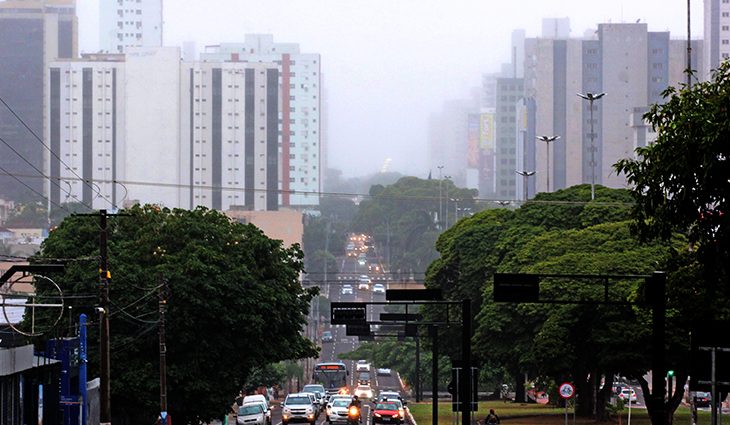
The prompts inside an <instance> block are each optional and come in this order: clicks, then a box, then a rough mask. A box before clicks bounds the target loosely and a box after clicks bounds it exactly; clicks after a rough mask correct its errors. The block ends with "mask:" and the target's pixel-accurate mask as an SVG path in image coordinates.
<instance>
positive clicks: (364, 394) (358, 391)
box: [355, 385, 373, 399]
mask: <svg viewBox="0 0 730 425" xmlns="http://www.w3.org/2000/svg"><path fill="white" fill-rule="evenodd" d="M355 395H356V396H358V397H359V398H367V399H371V398H373V389H372V388H370V385H358V386H357V387H356V388H355Z"/></svg>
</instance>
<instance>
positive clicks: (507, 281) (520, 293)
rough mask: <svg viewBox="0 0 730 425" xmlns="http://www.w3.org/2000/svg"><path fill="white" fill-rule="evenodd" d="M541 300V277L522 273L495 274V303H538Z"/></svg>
mask: <svg viewBox="0 0 730 425" xmlns="http://www.w3.org/2000/svg"><path fill="white" fill-rule="evenodd" d="M539 298H540V276H538V275H529V274H522V273H495V274H494V301H497V302H537V301H538V300H539Z"/></svg>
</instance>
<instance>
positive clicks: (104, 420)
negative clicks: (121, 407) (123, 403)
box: [99, 210, 112, 425]
mask: <svg viewBox="0 0 730 425" xmlns="http://www.w3.org/2000/svg"><path fill="white" fill-rule="evenodd" d="M99 230H100V233H99V251H100V255H101V257H100V266H99V292H100V293H99V304H100V306H101V309H102V311H101V321H100V323H99V326H100V327H101V329H100V341H99V346H100V353H101V365H100V366H101V368H100V370H101V377H100V378H101V379H100V381H101V382H100V384H101V388H100V396H101V406H100V407H101V412H100V413H101V415H100V419H101V420H100V422H101V424H102V425H104V424H111V422H112V407H111V384H110V369H111V361H110V357H111V353H110V352H109V304H110V302H109V279H110V278H111V274H110V272H109V255H108V252H107V213H106V210H99Z"/></svg>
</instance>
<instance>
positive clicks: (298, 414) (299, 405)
mask: <svg viewBox="0 0 730 425" xmlns="http://www.w3.org/2000/svg"><path fill="white" fill-rule="evenodd" d="M290 422H308V423H310V424H312V425H314V424H315V423H316V422H317V406H316V405H315V404H314V394H311V393H294V394H289V395H287V396H286V398H285V399H284V402H283V403H282V404H281V423H282V424H283V425H287V424H289V423H290Z"/></svg>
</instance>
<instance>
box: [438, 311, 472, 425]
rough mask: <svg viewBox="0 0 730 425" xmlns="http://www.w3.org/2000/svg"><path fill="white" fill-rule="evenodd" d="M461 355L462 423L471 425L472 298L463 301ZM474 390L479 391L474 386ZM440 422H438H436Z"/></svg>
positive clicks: (462, 424)
mask: <svg viewBox="0 0 730 425" xmlns="http://www.w3.org/2000/svg"><path fill="white" fill-rule="evenodd" d="M461 321H462V324H461V332H462V334H461V356H462V362H463V369H462V371H463V372H464V374H463V375H462V379H460V380H459V385H460V386H461V388H460V391H459V393H460V394H461V396H460V398H461V400H462V402H461V425H471V402H472V400H473V399H474V398H476V397H474V396H473V395H472V388H471V381H472V380H471V373H472V369H471V366H472V365H471V325H472V323H471V300H463V301H462V302H461ZM474 391H477V389H476V388H474ZM435 423H438V422H434V424H435Z"/></svg>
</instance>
